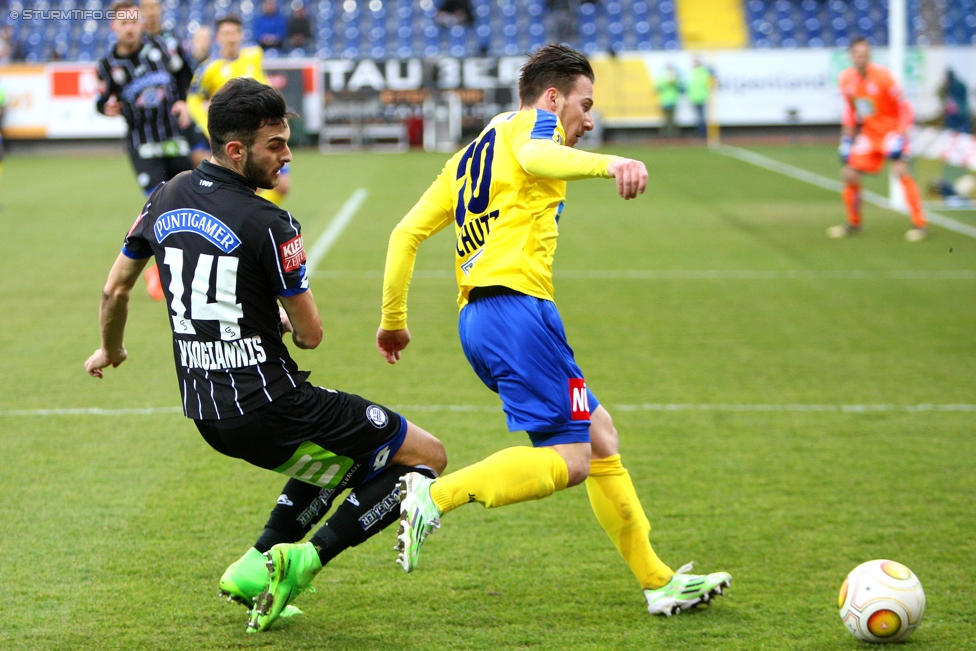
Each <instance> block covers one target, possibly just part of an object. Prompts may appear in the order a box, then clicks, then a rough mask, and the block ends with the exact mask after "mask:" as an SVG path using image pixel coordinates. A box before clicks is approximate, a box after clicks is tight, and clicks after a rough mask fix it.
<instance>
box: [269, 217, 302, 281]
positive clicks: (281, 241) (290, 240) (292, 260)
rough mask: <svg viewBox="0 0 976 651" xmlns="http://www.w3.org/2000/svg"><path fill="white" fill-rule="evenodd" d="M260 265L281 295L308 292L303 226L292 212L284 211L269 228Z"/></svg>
mask: <svg viewBox="0 0 976 651" xmlns="http://www.w3.org/2000/svg"><path fill="white" fill-rule="evenodd" d="M261 257H262V260H261V262H262V263H263V264H264V266H265V269H266V270H267V273H268V276H269V278H270V279H271V286H272V287H273V288H274V291H275V293H276V294H277V295H278V296H284V297H286V298H287V297H290V296H297V295H298V294H301V293H302V292H305V291H307V290H308V271H307V270H306V268H305V243H304V241H303V240H302V226H301V224H299V223H298V221H296V220H295V219H294V218H293V217H292V216H291V213H287V212H281V213H280V214H279V215H278V217H277V219H275V220H273V221H272V222H271V224H270V225H269V226H268V232H267V235H266V236H265V245H264V246H263V247H262V249H261Z"/></svg>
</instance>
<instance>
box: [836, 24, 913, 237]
mask: <svg viewBox="0 0 976 651" xmlns="http://www.w3.org/2000/svg"><path fill="white" fill-rule="evenodd" d="M849 54H850V57H851V63H852V64H853V65H852V66H851V67H850V68H847V69H846V70H844V71H843V72H841V73H840V77H838V79H837V85H838V86H839V87H840V92H841V94H842V95H843V97H844V113H843V117H842V120H841V125H842V126H841V139H840V148H839V152H840V158H841V161H842V162H843V163H844V170H843V177H844V191H843V197H844V204H845V206H846V207H847V220H846V221H845V222H844V223H843V224H840V225H838V226H831V227H830V228H828V229H827V235H828V236H830V237H833V238H841V237H847V236H849V235H854V234H857V233H860V232H861V174H862V173H864V174H877V173H878V172H880V171H881V168H882V167H883V166H884V162H885V160H889V161H891V171H892V172H893V173H894V174H895V176H897V177H898V179H899V181H900V182H901V185H902V189H903V190H904V192H905V201H906V202H907V203H908V209H909V212H910V213H911V217H912V227H911V228H910V229H909V230H908V231H907V232H906V233H905V239H906V240H908V241H909V242H917V241H919V240H922V239H925V237H926V236H927V234H928V231H927V230H926V222H925V212H924V211H923V210H922V196H921V194H920V193H919V191H918V184H916V183H915V179H913V178H912V175H911V172H910V171H909V169H908V158H909V143H908V129H909V127H911V126H912V121H913V120H914V118H915V115H914V111H913V110H912V105H911V104H910V103H909V101H908V100H907V99H906V98H905V96H904V94H903V93H902V90H901V88H899V86H898V82H896V81H895V79H894V77H892V75H891V71H890V70H888V69H887V68H885V67H884V66H880V65H878V64H877V63H871V46H870V44H868V41H867V39H865V38H857V39H855V40H854V41H853V42H852V43H851V46H850V51H849Z"/></svg>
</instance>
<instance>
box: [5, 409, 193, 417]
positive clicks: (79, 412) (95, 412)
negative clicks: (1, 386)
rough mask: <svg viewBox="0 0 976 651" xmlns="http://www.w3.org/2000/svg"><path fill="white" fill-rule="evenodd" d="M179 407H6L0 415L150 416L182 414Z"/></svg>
mask: <svg viewBox="0 0 976 651" xmlns="http://www.w3.org/2000/svg"><path fill="white" fill-rule="evenodd" d="M182 413H183V409H182V408H181V407H145V408H138V407H133V408H130V409H102V408H101V407H79V408H67V409H7V410H0V416H132V415H137V416H152V415H155V414H182Z"/></svg>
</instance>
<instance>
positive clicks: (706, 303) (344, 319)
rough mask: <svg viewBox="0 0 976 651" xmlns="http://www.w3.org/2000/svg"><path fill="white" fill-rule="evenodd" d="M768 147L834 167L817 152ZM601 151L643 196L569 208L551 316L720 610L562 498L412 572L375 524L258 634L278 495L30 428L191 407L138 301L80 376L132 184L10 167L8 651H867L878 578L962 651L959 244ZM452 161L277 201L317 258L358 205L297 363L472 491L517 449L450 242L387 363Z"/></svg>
mask: <svg viewBox="0 0 976 651" xmlns="http://www.w3.org/2000/svg"><path fill="white" fill-rule="evenodd" d="M757 151H760V152H761V153H763V154H764V155H767V156H770V157H772V158H776V159H779V160H782V161H785V162H788V163H791V164H793V165H797V166H801V167H805V168H807V169H810V170H812V171H815V172H818V173H820V174H823V175H826V176H829V177H831V178H836V176H837V172H838V170H837V163H836V157H835V156H836V155H835V153H834V152H833V151H832V149H831V148H827V147H807V148H801V147H795V148H782V149H773V148H762V149H757ZM614 152H615V153H620V154H625V155H628V156H632V157H636V158H639V159H641V160H644V161H646V163H647V165H648V169H649V171H650V183H649V186H648V190H647V194H646V195H644V196H642V197H640V198H639V199H638V200H636V201H630V202H624V201H621V200H619V199H618V198H616V197H615V195H614V192H613V184H612V183H611V182H607V181H583V182H577V183H573V184H571V185H570V191H569V202H568V206H567V209H566V211H565V212H564V214H563V217H562V221H561V224H560V229H561V237H560V243H559V250H558V253H557V256H556V265H555V268H556V292H557V295H556V299H557V303H558V305H559V307H560V310H561V312H562V314H563V318H564V320H565V322H566V326H567V331H568V334H569V338H570V342H571V343H572V344H573V346H574V348H575V350H576V353H577V357H578V360H579V362H580V365H581V366H582V368H583V369H584V371H585V372H586V377H587V380H588V383H589V385H590V386H591V387H592V388H593V389H594V391H595V392H596V394H597V395H598V396H599V397H600V399H601V401H602V402H603V403H604V404H605V405H606V406H607V407H608V408H609V410H610V412H611V414H613V415H614V418H615V423H616V425H617V428H618V430H619V432H620V440H621V446H622V452H623V455H624V456H623V460H624V463H625V465H626V466H627V467H628V468H629V470H630V472H631V474H632V476H633V478H634V482H635V484H636V486H637V489H638V492H639V494H640V496H641V498H642V500H643V504H644V507H645V509H646V511H647V512H648V515H649V517H650V520H651V523H652V525H653V527H654V530H653V532H652V534H651V536H652V541H653V543H654V545H655V548H656V549H657V551H658V552H659V554H660V555H661V557H662V558H663V559H664V560H665V561H666V562H668V563H669V564H671V565H672V567H678V566H679V565H681V564H683V563H685V562H687V561H689V560H694V561H696V563H697V565H696V569H697V570H699V571H717V570H727V571H729V572H731V573H732V575H733V577H734V580H733V585H732V589H731V590H730V591H729V592H728V593H727V596H726V597H724V598H722V599H719V600H717V601H716V603H715V605H714V606H712V607H710V608H707V609H701V610H700V611H699V612H695V613H693V614H689V615H682V616H679V617H675V618H671V619H664V618H653V617H651V616H649V615H648V614H647V613H646V611H645V607H644V603H643V598H642V596H641V593H640V591H639V589H638V586H637V585H636V583H635V581H634V579H633V577H632V576H631V575H630V573H629V570H628V569H627V567H626V566H625V565H624V563H623V562H622V560H621V559H620V558H619V557H618V555H617V553H616V551H615V550H614V549H613V547H612V545H611V544H610V542H609V540H608V539H607V538H606V536H605V534H604V533H603V531H602V530H601V529H600V528H599V526H598V524H597V523H596V521H595V519H594V518H593V516H592V513H591V511H590V508H589V504H588V502H587V498H586V492H585V490H584V489H583V488H582V487H578V488H575V489H571V490H568V491H565V492H563V493H560V494H557V495H554V496H553V497H551V498H550V499H547V500H544V501H541V502H533V503H528V504H521V505H517V506H513V507H508V508H504V509H497V510H491V511H486V510H484V509H482V508H481V507H479V506H476V505H472V506H469V507H466V508H463V509H460V510H458V511H456V512H454V513H452V514H450V515H449V516H448V517H447V518H446V519H445V523H444V527H443V528H442V529H441V530H440V531H438V532H436V533H435V534H434V535H433V536H432V537H431V538H430V540H429V541H428V543H427V544H426V546H425V549H424V554H423V557H422V559H421V564H420V567H419V569H418V570H417V571H416V572H415V573H414V574H411V575H409V576H407V575H404V574H403V572H402V571H401V570H400V569H399V568H398V567H397V566H396V565H395V564H394V559H395V556H396V554H395V552H394V551H393V544H394V533H393V531H392V530H387V531H385V532H383V533H382V534H380V535H379V536H377V537H375V538H373V539H372V540H370V541H369V542H368V543H366V544H364V545H362V546H360V547H358V548H355V549H352V550H349V551H348V552H346V553H345V554H343V555H342V556H340V557H339V558H338V559H336V560H335V561H334V562H333V563H332V564H331V565H330V566H329V567H327V568H326V569H325V570H324V571H323V572H322V574H320V575H319V577H318V579H317V580H316V584H315V585H316V587H317V590H318V591H317V592H316V593H315V594H310V595H305V596H303V597H302V598H301V599H300V600H299V601H298V602H297V604H298V605H299V606H300V607H302V608H303V609H304V611H305V615H303V616H302V617H299V618H296V619H293V620H290V621H285V622H281V623H279V624H276V625H275V626H274V628H273V629H272V631H270V632H269V633H267V634H261V635H246V634H245V632H244V622H245V612H244V610H243V609H242V608H241V607H239V606H236V605H232V604H228V603H225V602H223V601H221V600H219V599H218V598H217V597H216V586H217V580H218V578H219V576H220V574H221V572H222V571H223V569H224V568H225V567H226V566H227V564H229V563H230V562H231V561H233V560H235V559H236V558H237V557H238V556H239V555H240V554H242V553H243V552H244V551H245V550H246V549H247V547H248V546H249V545H250V544H251V543H252V542H253V541H254V539H255V537H256V535H257V534H258V532H259V530H260V528H261V526H262V525H263V524H264V521H265V518H266V517H267V514H268V512H269V510H270V508H271V507H272V506H273V504H274V501H275V499H276V497H277V495H278V492H277V491H278V490H279V489H280V487H281V485H282V484H283V480H282V479H281V478H279V477H278V476H275V475H274V474H273V473H270V472H267V471H263V470H260V469H257V468H252V467H250V466H248V465H246V464H244V463H243V462H240V461H235V460H232V459H229V458H225V457H222V456H221V455H219V454H217V453H216V452H214V451H212V450H211V449H210V448H208V447H207V445H206V444H205V443H204V441H203V440H202V439H201V438H200V436H199V435H198V434H197V432H196V430H195V429H194V428H193V426H192V424H191V423H190V422H189V421H187V420H186V419H184V418H183V417H182V415H181V414H179V413H172V412H170V413H152V414H146V415H139V414H130V415H114V416H111V415H110V416H106V415H90V414H71V413H63V412H56V413H51V412H38V411H37V410H50V409H89V408H94V407H100V408H105V409H133V408H143V407H153V408H166V407H176V406H178V405H179V393H178V389H177V386H176V382H174V372H173V361H172V352H171V344H170V334H169V329H168V324H167V318H166V310H165V308H164V306H163V305H160V304H156V303H153V302H152V301H151V300H150V299H149V298H148V297H147V296H146V295H145V293H144V292H143V291H142V289H141V287H140V288H138V290H137V291H136V292H135V294H134V297H133V300H132V302H131V306H130V317H129V326H128V331H127V337H126V344H127V348H128V351H129V355H130V357H129V360H128V361H127V362H126V363H125V364H124V365H123V366H121V367H120V368H118V369H109V370H108V371H107V372H106V377H105V379H104V380H101V381H97V380H94V379H92V378H89V377H88V376H86V375H85V373H84V370H83V368H82V363H83V362H84V360H85V359H86V357H87V356H88V355H89V354H90V353H91V352H92V350H94V349H95V348H96V346H97V345H98V329H97V308H98V300H99V293H100V290H101V288H102V285H103V284H104V281H105V277H106V275H107V273H108V270H109V267H110V266H111V264H112V262H113V260H114V259H115V256H116V255H117V253H118V251H119V247H120V244H121V240H122V237H123V236H124V234H125V232H126V230H127V229H128V227H129V225H130V224H131V222H132V220H133V219H134V217H135V216H136V214H137V212H138V210H139V208H140V206H141V205H142V198H141V196H140V193H139V192H138V190H137V187H136V185H135V182H134V180H133V175H132V172H131V171H130V169H129V166H128V163H127V161H126V160H125V159H124V158H123V157H121V156H104V157H44V158H18V157H14V158H11V159H9V160H8V161H7V163H6V165H5V169H4V175H3V179H2V183H0V203H2V208H0V278H2V282H0V313H2V315H3V317H2V319H3V321H2V323H3V327H2V328H0V353H2V355H0V495H2V498H3V499H2V500H0V531H2V535H0V549H2V551H3V562H2V563H0V589H2V603H3V604H4V606H3V609H2V611H0V648H3V649H5V650H6V651H14V650H20V649H36V650H45V651H47V650H57V651H68V650H76V649H77V650H83V649H84V650H88V649H97V650H126V651H128V650H132V649H139V650H141V651H149V650H157V649H158V650H160V651H163V650H165V651H172V650H176V649H200V650H212V649H266V650H273V649H282V650H286V649H287V650H288V651H297V650H302V649H333V650H342V649H355V650H364V649H371V650H372V649H395V650H397V651H407V650H414V649H416V650H421V649H424V650H426V649H492V650H494V649H555V650H563V649H566V650H568V649H594V650H607V649H640V650H647V649H675V650H685V649H688V650H691V649H730V650H731V649H736V650H740V649H741V650H750V651H751V650H757V649H806V650H811V651H812V650H816V651H821V650H824V649H827V650H833V649H844V650H846V649H858V648H863V645H862V644H861V643H859V642H857V641H856V640H854V638H853V637H851V636H850V635H849V634H848V633H847V632H846V631H845V630H844V628H843V626H842V625H841V622H840V619H839V618H838V616H837V591H838V588H839V587H840V584H841V581H842V580H843V578H844V576H845V575H846V574H847V572H849V571H850V570H851V569H853V568H854V566H856V565H857V564H859V563H861V562H862V561H865V560H869V559H872V558H891V559H894V560H898V561H900V562H902V563H905V564H906V565H908V566H909V567H911V568H912V569H913V570H914V571H915V573H916V574H917V575H918V576H919V577H920V579H921V581H922V584H923V585H924V587H925V590H926V594H927V597H928V606H927V611H926V615H925V619H924V621H923V623H922V626H921V628H920V629H919V630H918V631H916V633H915V634H914V635H913V636H912V637H911V638H910V639H909V641H908V642H907V644H906V646H905V648H908V649H933V650H934V649H937V650H939V651H945V650H952V649H971V648H973V647H972V645H973V639H974V633H973V631H974V630H976V590H974V584H976V511H974V507H976V411H972V409H973V407H972V405H974V404H976V239H973V238H970V237H967V236H964V235H959V234H956V233H953V232H950V231H947V230H945V229H943V228H940V227H933V228H932V237H931V238H930V239H928V240H926V241H923V242H920V243H917V244H908V243H906V242H905V241H904V239H903V236H902V235H903V232H904V231H905V230H906V229H907V228H908V226H909V222H908V219H907V217H904V216H901V215H896V214H894V213H891V212H888V211H885V210H882V209H880V208H876V207H874V206H871V205H866V206H865V223H866V227H865V232H864V233H863V234H862V235H861V236H859V237H857V238H853V239H849V240H842V241H833V240H829V239H827V238H826V237H825V234H824V230H825V229H826V228H827V227H828V226H830V225H832V224H836V223H839V222H840V220H841V219H842V214H843V210H842V206H841V203H840V198H839V196H837V195H836V194H834V193H831V192H827V191H825V190H822V189H819V188H817V187H813V186H811V185H807V184H804V183H801V182H799V181H795V180H793V179H789V178H787V177H785V176H779V175H776V174H774V173H771V172H768V171H765V170H762V169H759V168H756V167H753V166H750V165H748V164H746V163H744V162H741V161H738V160H734V159H732V158H728V157H723V156H719V155H717V154H715V153H711V152H708V151H706V150H704V149H695V148H667V149H665V148H656V149H651V148H642V149H616V150H614ZM444 160H445V156H444V155H439V154H438V155H435V154H421V153H410V154H405V155H366V154H363V155H341V156H331V157H327V156H322V155H319V154H317V153H315V152H298V153H297V154H296V156H295V162H294V164H293V168H294V174H293V177H294V190H293V193H292V195H291V196H290V197H289V198H288V200H287V206H286V207H287V208H288V209H289V210H290V211H292V212H293V214H294V215H295V216H296V217H297V218H298V219H299V220H300V221H301V222H302V223H303V225H304V232H305V235H306V246H307V247H310V246H311V244H312V242H314V240H315V239H316V238H317V237H318V236H319V235H320V234H321V233H322V232H323V231H324V230H325V228H326V226H327V225H328V223H329V220H330V219H331V218H332V217H333V215H335V214H336V212H337V211H338V210H339V208H340V207H341V206H342V204H343V203H344V202H345V201H346V200H347V199H348V197H349V196H350V195H351V194H352V192H353V191H354V190H356V189H357V188H360V187H362V188H366V189H367V190H368V192H369V197H368V199H367V200H366V202H365V204H364V205H363V206H362V208H361V209H360V210H359V212H358V213H357V215H356V217H355V218H354V219H353V221H352V222H351V223H350V225H349V226H348V228H347V229H346V230H345V232H344V233H343V235H342V236H341V238H339V240H338V241H337V242H336V244H335V246H334V247H333V249H332V250H331V251H330V252H329V254H328V255H327V256H326V257H325V259H324V260H323V261H322V264H321V265H320V269H319V271H318V273H317V275H316V277H315V278H313V280H312V288H313V290H314V292H315V296H316V299H317V302H318V305H319V307H320V309H321V311H322V315H323V320H324V325H325V333H326V335H325V340H324V342H323V344H322V345H321V346H320V347H319V349H318V350H315V351H298V352H296V353H295V356H296V359H297V360H298V363H299V365H300V366H301V367H303V368H306V369H309V370H311V371H312V381H314V382H316V383H318V384H321V385H323V386H326V387H337V388H342V389H344V390H346V391H350V392H355V393H360V394H362V395H365V396H368V397H370V398H371V399H373V400H376V401H378V402H382V403H384V404H387V405H390V406H395V407H397V408H399V409H400V410H402V412H403V413H404V414H405V415H406V416H407V417H408V418H410V419H412V420H414V421H416V422H417V423H419V424H420V425H422V426H423V427H425V428H427V429H429V430H430V431H432V432H434V433H435V434H436V435H437V436H438V437H440V438H441V439H442V440H443V441H444V443H445V446H446V448H447V451H448V455H449V459H450V468H453V469H457V468H460V467H462V466H464V465H467V464H469V463H472V462H474V461H477V460H479V459H481V458H483V457H484V456H486V455H488V454H489V453H491V452H493V451H495V450H498V449H501V448H503V447H507V446H512V445H522V444H524V443H525V441H526V439H525V438H524V435H522V434H519V433H516V434H509V433H508V432H507V431H506V430H505V427H504V418H503V414H502V413H501V411H500V409H499V403H498V400H497V398H496V397H495V396H494V395H493V394H491V392H489V391H488V390H487V389H485V388H484V387H483V386H481V384H480V383H479V381H478V380H477V378H476V377H475V375H474V373H473V372H472V371H471V370H470V369H469V367H468V365H467V363H466V361H465V360H464V357H463V354H462V352H461V349H460V345H459V343H458V340H457V334H456V329H455V328H456V306H455V303H454V300H455V288H454V284H453V280H452V277H451V276H450V269H451V264H452V248H453V241H452V235H451V234H450V233H442V234H440V235H438V236H437V237H435V238H433V239H432V240H431V241H429V242H427V243H426V244H425V245H424V246H423V247H422V249H421V253H420V256H419V259H418V263H417V269H418V274H417V277H416V278H415V280H414V283H413V285H412V289H411V295H410V299H411V300H410V328H411V332H412V334H413V337H414V341H413V343H412V344H411V346H410V347H409V348H408V349H407V351H406V352H405V355H404V358H403V360H402V362H401V363H400V364H398V365H397V366H395V367H390V366H388V365H387V364H386V363H385V362H384V361H383V359H382V358H381V357H380V355H379V354H377V353H376V351H375V349H374V334H375V331H376V327H377V325H378V323H379V304H380V289H381V277H380V272H381V270H382V268H383V262H384V258H385V253H386V243H387V239H388V236H389V233H390V230H391V229H392V227H393V225H394V224H395V223H396V222H397V221H398V220H399V219H400V217H401V216H402V215H403V214H404V213H405V212H406V211H407V210H408V209H409V207H410V206H411V205H412V203H413V202H414V201H415V200H416V199H417V198H418V197H419V196H420V194H421V193H422V192H423V190H424V189H425V188H426V186H427V184H428V183H429V182H430V181H431V180H432V179H433V177H434V175H435V174H436V173H437V172H438V171H439V169H440V167H441V165H442V164H443V161H444ZM884 185H885V182H884V179H880V180H878V181H876V182H874V185H871V184H869V185H868V187H871V188H873V189H875V190H881V191H883V188H884ZM953 216H954V217H956V218H957V219H961V220H964V221H966V222H967V223H969V224H971V225H976V219H974V217H973V215H972V214H971V213H970V214H968V215H967V214H962V215H960V214H955V215H953ZM763 405H766V406H773V407H768V408H763V407H761V406H763ZM845 405H846V406H857V405H861V406H868V407H870V408H869V409H868V410H865V411H858V410H852V409H846V410H845V409H844V408H843V406H845ZM878 405H884V406H885V407H883V408H879V407H872V406H878ZM917 405H935V406H936V407H933V408H931V409H924V408H923V409H912V407H913V406H917ZM945 405H957V406H958V407H956V408H953V409H954V410H949V409H948V408H944V407H943V408H940V407H938V406H945ZM967 405H968V406H969V407H968V409H969V410H968V411H967V410H966V407H965V406H967ZM40 413H44V414H46V415H38V414H40Z"/></svg>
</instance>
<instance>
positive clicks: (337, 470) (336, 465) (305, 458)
mask: <svg viewBox="0 0 976 651" xmlns="http://www.w3.org/2000/svg"><path fill="white" fill-rule="evenodd" d="M353 465H354V464H353V460H352V459H350V458H348V457H343V456H340V455H338V454H335V453H334V452H330V451H328V450H326V449H325V448H323V447H321V446H319V445H316V444H315V443H312V442H311V441H305V442H304V443H302V444H301V445H299V446H298V449H297V450H295V452H294V453H293V454H292V455H291V458H290V459H289V460H288V461H286V462H285V463H284V464H282V465H281V466H279V467H277V468H275V472H280V473H281V474H283V475H288V476H289V477H294V478H295V479H298V480H299V481H303V482H305V483H306V484H312V485H313V486H322V487H323V488H335V487H336V486H337V485H338V484H339V483H340V482H341V481H342V480H343V479H344V478H345V477H346V475H347V473H348V472H349V470H350V469H351V468H352V467H353Z"/></svg>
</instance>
